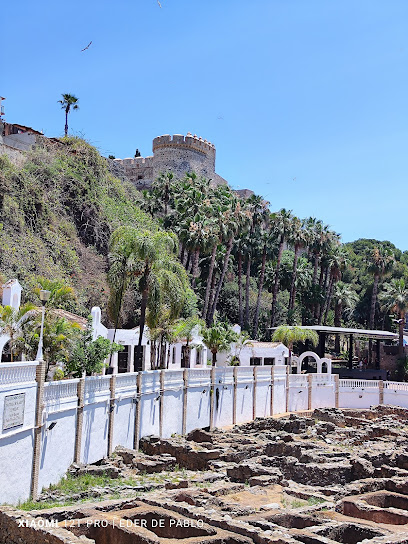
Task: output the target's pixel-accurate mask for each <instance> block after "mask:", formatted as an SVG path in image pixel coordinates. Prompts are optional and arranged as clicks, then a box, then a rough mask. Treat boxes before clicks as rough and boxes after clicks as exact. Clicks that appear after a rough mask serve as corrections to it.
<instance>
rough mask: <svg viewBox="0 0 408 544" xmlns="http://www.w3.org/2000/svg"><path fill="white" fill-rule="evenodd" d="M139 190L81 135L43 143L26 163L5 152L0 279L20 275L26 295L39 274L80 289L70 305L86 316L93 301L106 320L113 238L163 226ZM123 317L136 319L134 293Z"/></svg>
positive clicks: (0, 184)
mask: <svg viewBox="0 0 408 544" xmlns="http://www.w3.org/2000/svg"><path fill="white" fill-rule="evenodd" d="M138 195H139V193H138V192H137V191H136V190H135V189H134V188H133V187H132V186H131V185H130V184H129V183H127V182H125V181H123V180H119V179H117V178H115V177H113V176H112V174H111V173H110V172H109V170H108V166H107V162H106V160H105V159H104V158H103V157H101V156H100V154H99V153H98V151H97V150H96V149H95V148H93V147H91V146H90V145H89V144H87V143H86V142H84V141H83V140H81V139H78V138H69V139H64V140H63V142H61V143H48V142H44V144H43V145H42V146H37V147H36V148H35V149H34V150H33V151H30V152H28V153H27V154H26V157H25V160H24V162H23V163H22V165H20V166H16V165H14V164H12V163H11V162H10V161H9V160H8V159H7V158H6V157H5V156H2V157H0V280H6V279H9V278H18V279H19V281H20V283H21V284H22V285H23V288H24V293H25V297H26V300H27V299H29V298H30V294H29V293H30V289H31V288H32V287H33V286H34V285H35V284H36V279H37V277H38V276H44V277H46V278H50V279H51V278H52V279H61V280H64V281H65V282H66V283H67V284H69V285H71V286H72V287H74V288H75V291H76V293H77V301H76V302H74V303H70V307H67V308H66V309H68V310H71V311H75V312H77V313H79V314H81V315H87V314H88V313H89V311H90V308H91V307H92V306H93V305H99V306H101V307H102V309H103V311H104V313H105V318H106V310H107V302H108V297H109V289H108V286H107V283H106V275H105V272H106V267H107V255H108V244H109V237H110V234H111V232H112V231H113V230H114V229H115V228H116V227H118V226H120V225H124V224H133V225H135V226H143V227H144V228H148V229H156V228H158V227H157V224H156V222H155V221H154V220H152V219H151V218H150V217H149V216H147V215H146V214H145V213H144V212H143V211H141V210H140V208H139V207H138V199H139V196H138ZM127 297H128V300H127V301H126V302H127V303H126V305H125V307H126V311H125V315H124V316H123V318H124V322H125V323H127V324H128V325H131V324H132V321H133V311H134V309H135V307H136V303H135V297H134V294H133V293H132V292H130V293H129V294H128V295H127Z"/></svg>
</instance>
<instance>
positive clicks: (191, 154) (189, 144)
mask: <svg viewBox="0 0 408 544" xmlns="http://www.w3.org/2000/svg"><path fill="white" fill-rule="evenodd" d="M112 163H113V164H112ZM112 163H111V166H112V170H113V172H114V173H115V174H116V175H117V176H119V177H123V176H125V177H126V178H127V179H128V180H129V181H131V182H132V183H133V184H134V185H135V187H136V188H137V189H148V188H149V187H150V186H151V185H152V183H153V180H155V179H156V178H157V177H158V176H159V175H160V174H161V173H164V172H172V173H173V174H174V176H175V177H176V178H184V176H185V175H186V173H190V172H195V173H196V174H197V176H202V177H205V178H207V179H210V180H211V183H212V184H214V185H221V184H227V181H226V180H225V179H224V178H223V177H221V176H220V175H219V174H217V173H216V172H215V145H214V144H212V143H211V142H208V141H207V140H203V138H199V137H198V136H197V135H195V134H194V136H193V135H192V134H191V133H190V132H188V133H187V136H183V135H182V134H174V135H173V136H170V135H169V134H165V135H163V136H158V137H157V138H154V140H153V155H152V156H150V157H135V158H129V159H114V160H113V161H112ZM236 192H237V193H238V194H239V195H240V196H242V197H248V196H249V195H250V194H252V191H249V190H248V189H243V190H242V191H236Z"/></svg>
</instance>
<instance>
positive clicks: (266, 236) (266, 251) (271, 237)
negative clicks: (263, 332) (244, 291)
mask: <svg viewBox="0 0 408 544" xmlns="http://www.w3.org/2000/svg"><path fill="white" fill-rule="evenodd" d="M274 241H275V234H274V232H273V231H271V229H270V225H269V217H268V216H265V223H264V229H263V231H262V232H261V233H260V247H262V260H261V269H260V274H259V284H258V296H257V300H256V307H255V317H254V325H253V328H252V336H253V338H256V337H257V335H258V324H259V311H260V308H261V298H262V290H263V286H264V281H265V268H266V259H267V257H268V256H270V255H271V253H272V251H273V249H274Z"/></svg>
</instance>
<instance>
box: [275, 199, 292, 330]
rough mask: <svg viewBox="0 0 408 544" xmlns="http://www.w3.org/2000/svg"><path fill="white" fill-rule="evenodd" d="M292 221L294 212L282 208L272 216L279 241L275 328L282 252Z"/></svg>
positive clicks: (276, 270) (276, 267)
mask: <svg viewBox="0 0 408 544" xmlns="http://www.w3.org/2000/svg"><path fill="white" fill-rule="evenodd" d="M291 219H292V212H291V211H290V210H285V209H284V208H282V209H281V210H280V211H279V212H277V213H274V214H272V215H271V228H272V230H273V232H274V234H275V237H276V238H277V239H278V248H279V249H278V257H277V260H276V266H275V282H274V285H273V298H272V307H271V320H270V326H271V327H273V326H274V324H275V312H276V302H277V299H278V289H279V271H280V264H281V260H282V251H283V247H284V245H285V241H286V239H287V237H288V235H289V232H290V223H291Z"/></svg>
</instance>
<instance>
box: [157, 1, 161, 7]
mask: <svg viewBox="0 0 408 544" xmlns="http://www.w3.org/2000/svg"><path fill="white" fill-rule="evenodd" d="M157 3H158V4H159V8H161V7H162V5H161V3H160V2H159V0H157Z"/></svg>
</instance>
